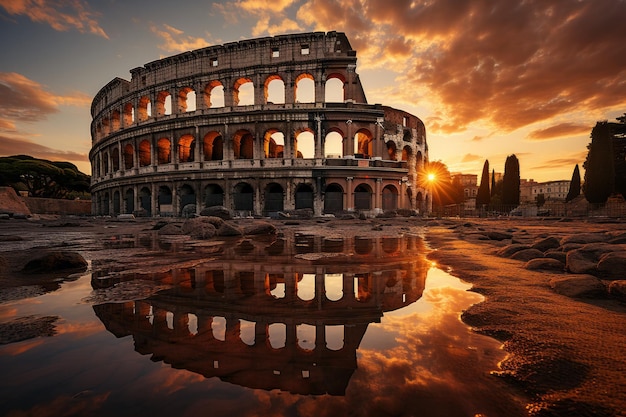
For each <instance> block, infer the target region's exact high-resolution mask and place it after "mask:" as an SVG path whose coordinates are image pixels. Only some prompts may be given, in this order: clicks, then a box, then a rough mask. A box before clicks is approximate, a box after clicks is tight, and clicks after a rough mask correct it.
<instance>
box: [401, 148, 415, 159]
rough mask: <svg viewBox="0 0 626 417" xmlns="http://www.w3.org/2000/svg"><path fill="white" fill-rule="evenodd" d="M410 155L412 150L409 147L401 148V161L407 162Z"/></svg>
mask: <svg viewBox="0 0 626 417" xmlns="http://www.w3.org/2000/svg"><path fill="white" fill-rule="evenodd" d="M411 155H413V150H412V149H411V147H410V146H409V145H407V146H405V147H404V148H402V160H403V161H408V160H409V159H411Z"/></svg>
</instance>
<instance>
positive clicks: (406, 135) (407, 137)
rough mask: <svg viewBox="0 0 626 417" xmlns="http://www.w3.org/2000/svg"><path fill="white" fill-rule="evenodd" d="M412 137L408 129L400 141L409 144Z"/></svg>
mask: <svg viewBox="0 0 626 417" xmlns="http://www.w3.org/2000/svg"><path fill="white" fill-rule="evenodd" d="M412 138H413V135H411V131H410V130H408V129H405V130H404V136H402V140H403V141H405V142H411V139H412Z"/></svg>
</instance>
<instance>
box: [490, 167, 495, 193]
mask: <svg viewBox="0 0 626 417" xmlns="http://www.w3.org/2000/svg"><path fill="white" fill-rule="evenodd" d="M494 195H496V170H495V169H494V170H492V171H491V198H493V196H494Z"/></svg>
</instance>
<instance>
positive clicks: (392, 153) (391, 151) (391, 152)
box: [387, 140, 397, 161]
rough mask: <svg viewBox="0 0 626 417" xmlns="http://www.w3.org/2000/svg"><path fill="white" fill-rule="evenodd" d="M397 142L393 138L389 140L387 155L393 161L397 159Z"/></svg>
mask: <svg viewBox="0 0 626 417" xmlns="http://www.w3.org/2000/svg"><path fill="white" fill-rule="evenodd" d="M396 151H397V150H396V143H395V142H394V141H392V140H390V141H389V142H387V156H388V158H389V160H391V161H395V160H396Z"/></svg>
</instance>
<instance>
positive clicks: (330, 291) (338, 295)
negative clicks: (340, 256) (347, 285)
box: [324, 274, 343, 301]
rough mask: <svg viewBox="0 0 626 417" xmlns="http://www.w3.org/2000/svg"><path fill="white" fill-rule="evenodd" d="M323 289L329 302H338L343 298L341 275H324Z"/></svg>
mask: <svg viewBox="0 0 626 417" xmlns="http://www.w3.org/2000/svg"><path fill="white" fill-rule="evenodd" d="M324 289H325V290H326V298H328V300H329V301H339V300H341V299H342V298H343V274H325V275H324Z"/></svg>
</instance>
